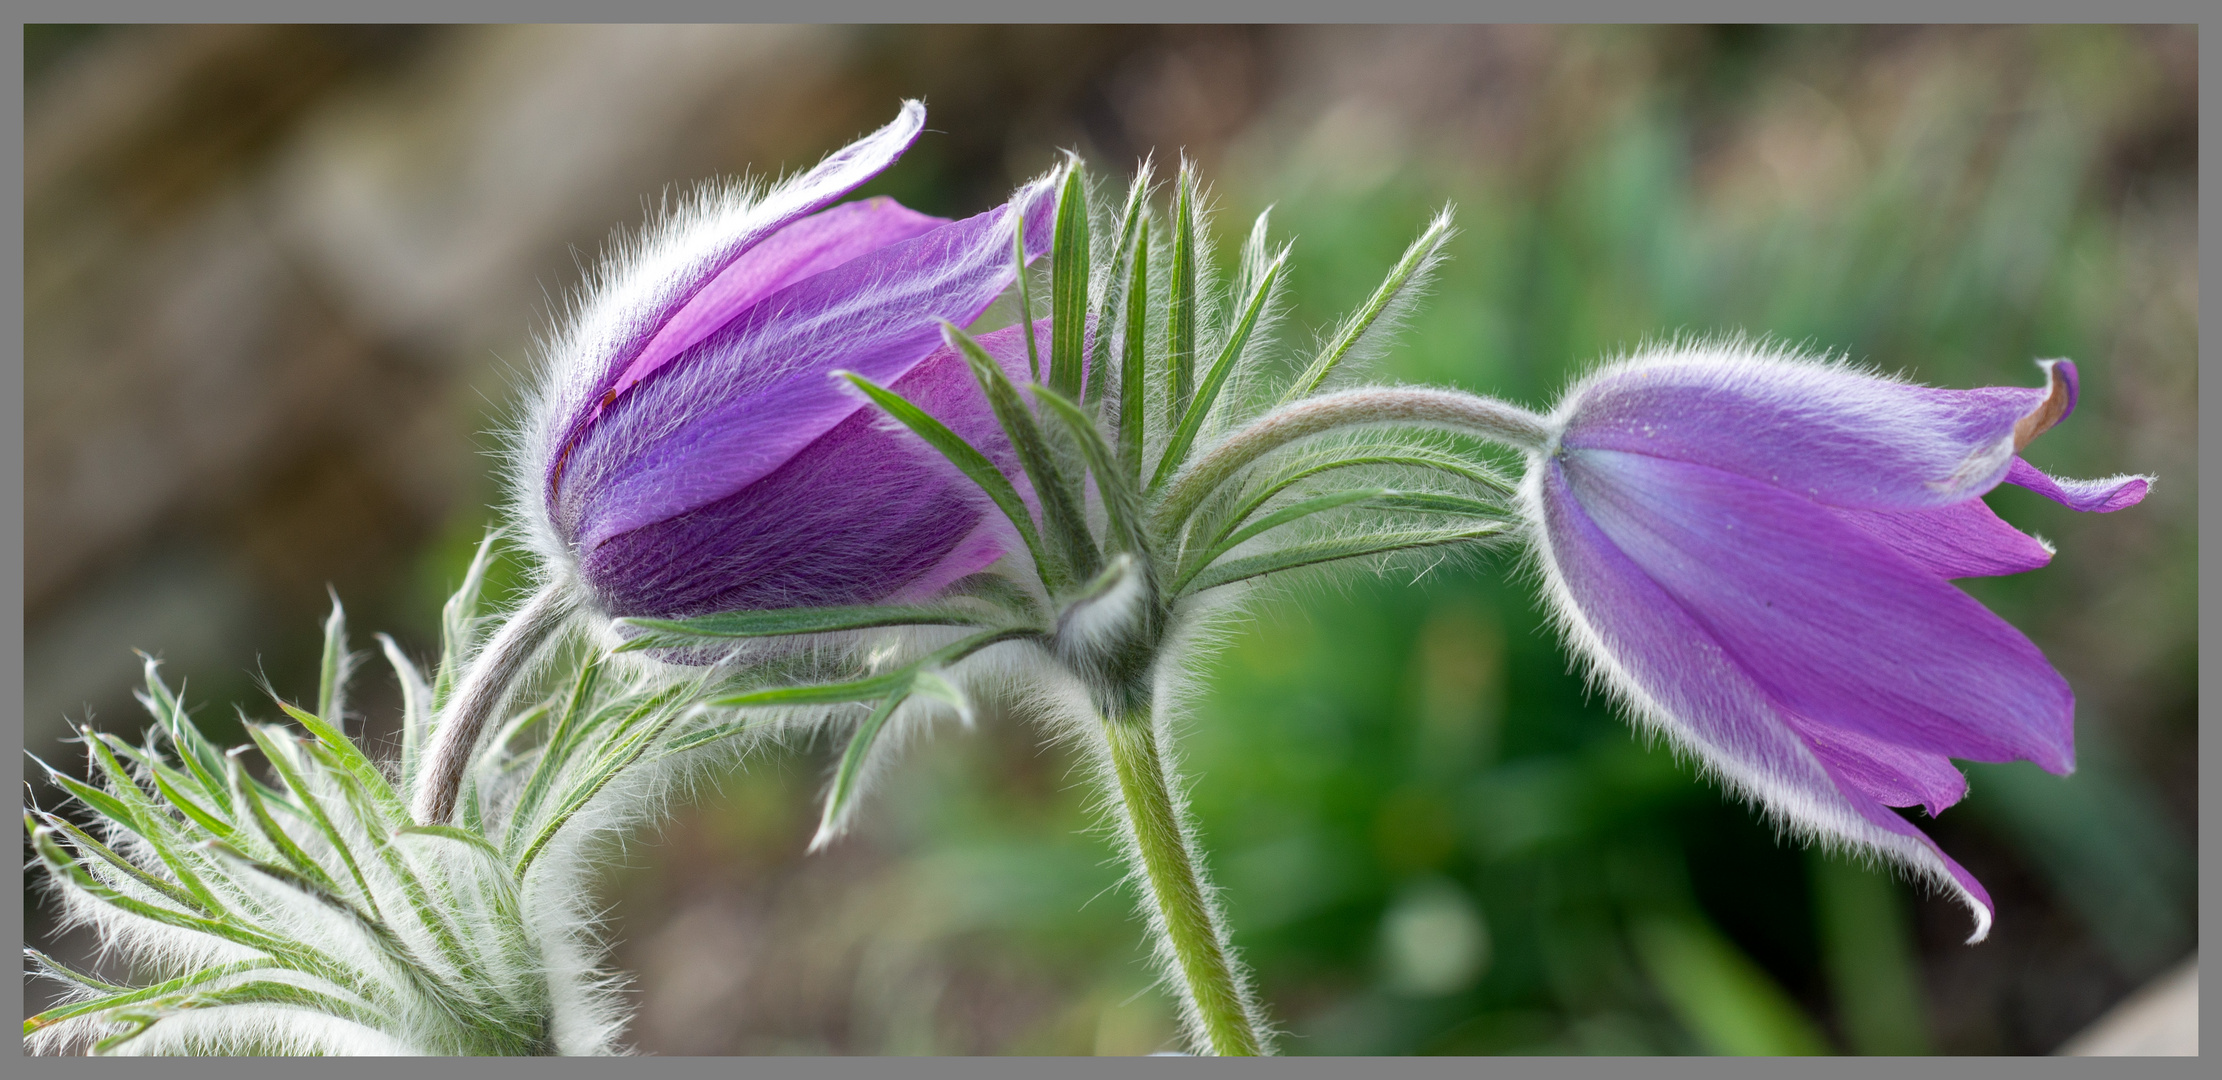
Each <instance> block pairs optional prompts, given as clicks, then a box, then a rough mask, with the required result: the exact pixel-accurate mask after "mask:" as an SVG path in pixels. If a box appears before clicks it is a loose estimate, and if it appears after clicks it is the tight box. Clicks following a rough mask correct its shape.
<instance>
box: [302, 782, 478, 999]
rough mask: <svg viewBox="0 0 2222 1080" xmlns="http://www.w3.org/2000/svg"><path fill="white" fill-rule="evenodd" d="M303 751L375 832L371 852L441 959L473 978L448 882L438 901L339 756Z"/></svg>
mask: <svg viewBox="0 0 2222 1080" xmlns="http://www.w3.org/2000/svg"><path fill="white" fill-rule="evenodd" d="M303 749H305V750H307V751H308V753H309V755H310V756H311V757H313V758H315V759H316V761H317V762H318V764H319V765H321V766H322V767H323V769H324V770H325V775H328V776H330V777H331V778H332V780H333V781H334V782H335V783H337V784H338V785H339V788H340V791H341V792H342V793H343V794H345V796H346V797H347V801H348V805H349V806H350V807H352V808H353V810H354V812H355V816H356V820H357V821H359V822H361V823H363V825H364V826H365V827H366V829H369V830H371V835H370V841H371V849H372V850H373V851H375V852H376V853H377V854H378V858H379V861H381V862H383V863H385V864H386V869H387V870H388V871H389V872H391V873H392V874H393V876H394V879H395V880H396V881H398V882H400V883H401V895H402V898H403V899H405V900H407V901H408V903H409V910H410V913H411V914H413V915H414V916H415V917H416V920H417V922H418V924H419V925H422V926H423V927H424V928H425V929H426V930H427V931H429V932H430V933H431V935H432V940H433V944H434V945H435V946H436V947H437V948H438V949H439V950H440V955H441V956H442V957H444V958H445V959H446V960H447V962H448V964H449V965H450V966H451V967H452V968H453V970H454V971H456V972H457V973H459V974H461V975H463V976H464V977H470V976H471V974H472V972H473V970H474V969H473V967H472V960H471V956H470V953H469V951H468V950H467V949H465V948H464V946H463V942H462V938H461V935H460V933H459V932H458V930H457V929H456V926H455V924H454V923H453V922H451V921H450V920H449V918H448V917H447V913H448V912H449V911H452V910H454V909H455V906H456V905H455V904H454V903H453V895H452V893H451V892H450V891H449V890H448V889H447V888H446V886H445V882H444V880H443V879H435V880H436V881H439V882H440V886H441V887H440V895H439V896H438V897H435V896H434V895H433V890H432V887H431V886H429V885H427V884H426V882H425V880H424V878H423V877H422V876H420V875H419V874H418V873H417V872H416V868H415V867H412V866H410V865H409V860H408V858H407V857H406V856H405V855H403V853H402V851H401V848H400V846H399V845H397V844H395V843H393V842H392V838H391V836H390V835H380V834H379V832H378V831H377V829H376V825H377V823H378V822H379V818H380V812H379V810H378V808H377V807H375V806H374V805H372V802H371V796H370V795H369V794H368V793H366V792H365V791H364V790H363V786H362V783H361V781H360V780H359V779H358V778H357V777H356V776H355V775H354V774H353V773H350V772H349V771H347V769H346V767H345V765H343V764H342V763H341V762H340V760H339V758H338V757H337V755H335V754H334V753H333V752H332V750H331V749H330V748H329V747H326V746H324V745H323V744H322V743H315V742H311V743H308V744H306V745H305V746H303ZM467 775H468V774H467ZM466 831H468V830H466ZM381 925H383V924H382V923H381ZM417 966H418V967H421V966H422V965H421V964H419V965H417ZM441 993H444V991H441ZM435 996H438V995H437V994H435Z"/></svg>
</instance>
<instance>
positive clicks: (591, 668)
mask: <svg viewBox="0 0 2222 1080" xmlns="http://www.w3.org/2000/svg"><path fill="white" fill-rule="evenodd" d="M606 655H607V654H603V653H596V654H595V655H594V656H593V657H592V658H591V659H589V660H588V661H587V662H586V663H585V664H584V665H581V666H580V668H579V674H578V677H577V678H575V679H573V680H572V681H571V696H570V698H569V700H567V701H565V702H564V705H563V715H561V716H559V717H557V718H556V726H555V730H554V731H551V732H549V733H548V742H547V745H545V746H543V747H542V748H541V750H540V759H539V760H537V761H535V762H533V763H532V772H531V774H530V775H528V776H527V777H525V787H524V790H523V791H522V792H521V793H519V794H518V796H517V805H515V806H513V807H511V808H510V811H509V837H508V840H507V844H508V845H509V846H510V847H515V846H516V845H517V842H518V840H520V839H522V835H523V832H524V823H525V822H526V821H529V820H531V818H532V815H533V813H534V812H535V811H537V810H539V809H540V801H541V800H542V799H544V798H546V797H547V793H548V785H550V784H552V783H554V782H555V778H556V774H557V773H558V772H560V771H561V770H562V768H563V764H564V762H566V761H568V760H569V759H570V755H571V751H572V749H573V741H572V740H573V735H574V733H575V732H576V731H577V730H578V728H579V727H580V726H581V724H582V723H583V722H584V720H585V717H584V715H583V714H584V713H585V711H586V708H587V702H589V701H590V700H592V699H593V696H594V689H595V687H596V686H598V685H600V683H601V678H602V665H603V663H604V661H605V659H606Z"/></svg>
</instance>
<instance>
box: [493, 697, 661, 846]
mask: <svg viewBox="0 0 2222 1080" xmlns="http://www.w3.org/2000/svg"><path fill="white" fill-rule="evenodd" d="M685 711H686V710H685V709H684V708H675V709H668V710H666V711H665V712H664V715H662V716H660V717H658V718H657V719H655V720H654V721H652V722H651V723H648V724H646V725H643V726H642V727H641V729H640V730H638V731H635V732H633V733H632V734H631V735H629V736H627V737H625V738H624V739H622V740H620V741H619V742H618V743H617V745H615V746H613V747H611V748H610V749H609V750H608V751H606V752H605V753H604V754H603V756H602V759H601V761H600V762H598V763H597V764H596V765H595V766H594V767H593V768H591V769H589V770H588V771H587V774H586V781H585V783H583V784H580V785H579V786H577V787H575V788H573V789H572V790H571V792H570V793H569V794H568V795H566V796H565V797H564V799H563V801H562V802H561V803H560V804H559V805H558V808H557V810H556V812H555V814H554V815H552V816H551V817H550V818H549V819H548V822H547V824H545V825H543V826H542V827H541V829H540V832H539V834H538V835H537V836H535V837H533V841H532V844H531V846H529V847H527V848H525V850H524V853H523V854H522V855H520V856H518V858H517V869H516V871H515V873H514V876H515V877H516V879H517V880H518V881H523V880H525V871H526V870H527V869H529V868H531V866H532V863H533V860H534V859H537V858H539V857H540V852H541V851H542V850H543V849H545V848H546V847H547V846H548V843H549V842H550V841H552V840H554V839H555V836H556V833H557V832H559V831H561V830H562V828H563V826H564V825H565V824H567V823H568V822H569V821H570V820H571V818H572V817H573V816H574V815H576V814H577V813H578V812H579V811H581V810H583V809H585V808H586V804H587V803H589V802H592V801H593V799H594V796H596V795H598V794H600V793H601V791H602V789H603V788H604V787H607V786H608V785H609V783H610V781H612V780H615V779H616V778H617V775H618V774H619V773H621V772H624V771H625V769H626V768H627V767H628V766H630V765H632V763H633V762H635V761H638V760H640V757H641V755H642V754H644V753H646V752H647V751H648V748H649V745H650V744H651V743H652V742H653V741H654V739H655V737H656V736H657V735H658V734H661V733H662V731H663V730H664V729H665V728H666V727H669V726H670V725H671V724H672V723H673V722H674V721H676V720H677V719H678V718H679V717H680V715H681V714H682V713H684V712H685Z"/></svg>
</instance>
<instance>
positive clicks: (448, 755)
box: [411, 588, 572, 825]
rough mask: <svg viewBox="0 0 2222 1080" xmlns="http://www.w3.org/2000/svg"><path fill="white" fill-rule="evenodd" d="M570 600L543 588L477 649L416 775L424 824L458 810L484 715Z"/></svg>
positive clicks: (416, 808) (564, 614) (558, 622)
mask: <svg viewBox="0 0 2222 1080" xmlns="http://www.w3.org/2000/svg"><path fill="white" fill-rule="evenodd" d="M571 608H572V601H571V599H570V597H568V596H567V595H565V594H564V593H563V592H561V591H559V590H557V589H554V588H548V589H543V590H541V591H540V592H539V593H538V594H537V595H535V596H534V597H533V598H532V599H531V600H528V601H526V602H525V606H524V607H522V608H520V609H518V611H517V613H516V614H515V615H512V616H510V617H509V621H508V622H506V623H504V624H502V627H501V629H499V630H496V631H495V632H494V636H493V637H492V638H490V639H488V641H487V642H486V646H485V648H483V649H480V650H479V653H478V656H477V657H476V658H475V659H473V660H472V661H471V666H470V669H469V671H467V672H466V673H465V674H464V676H463V681H462V683H461V685H459V686H457V687H456V689H455V696H454V699H453V700H451V701H449V702H448V703H447V709H446V715H444V716H442V717H441V718H440V723H439V727H437V728H436V729H434V730H433V733H432V745H431V746H430V747H428V748H427V749H426V751H425V757H424V772H423V775H422V776H421V777H419V778H417V780H416V800H415V804H414V805H413V807H412V808H411V809H412V810H413V812H414V816H415V818H416V820H417V823H418V824H420V825H444V824H446V823H447V819H448V815H449V814H450V813H452V812H454V810H455V795H456V792H457V791H458V790H459V789H460V788H461V787H462V786H463V770H464V768H465V767H466V766H467V765H469V763H470V760H471V754H472V752H473V751H474V750H475V749H476V748H477V746H478V740H479V736H480V735H481V734H483V733H484V732H485V730H486V721H487V720H488V719H489V718H491V717H492V716H493V715H494V712H495V710H496V709H498V708H500V707H501V704H502V700H503V699H504V698H506V697H507V696H508V694H509V688H510V685H511V684H513V683H515V682H516V681H517V679H518V677H519V676H521V675H523V674H524V673H525V671H526V670H527V668H528V667H529V665H530V663H531V661H532V658H533V656H534V655H535V654H537V653H538V652H539V651H540V647H541V646H542V645H544V644H546V643H547V641H548V639H549V638H550V637H552V636H553V635H554V634H555V631H556V629H557V628H558V627H560V626H562V625H563V621H564V620H565V619H567V618H569V617H570V614H571Z"/></svg>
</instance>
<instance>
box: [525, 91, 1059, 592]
mask: <svg viewBox="0 0 2222 1080" xmlns="http://www.w3.org/2000/svg"><path fill="white" fill-rule="evenodd" d="M924 123H925V110H924V108H923V107H922V106H920V105H919V104H918V103H917V102H906V103H905V104H904V106H903V111H902V115H900V116H898V117H897V118H896V119H895V121H894V122H893V123H890V124H889V125H887V126H886V127H884V128H881V129H880V130H879V131H876V132H874V133H872V134H870V135H867V136H865V137H864V138H863V139H861V140H859V141H857V142H855V143H853V144H851V145H849V146H848V147H846V148H844V149H842V150H840V151H837V152H835V153H834V154H832V155H831V156H829V157H827V158H826V159H825V160H824V161H823V162H821V163H819V165H818V166H817V167H816V168H813V169H810V170H809V171H807V172H804V173H801V174H799V175H797V176H794V177H792V178H790V179H788V180H786V181H785V182H783V183H780V184H778V185H776V186H773V187H771V188H770V189H768V190H764V191H761V192H757V191H754V190H752V189H747V188H718V189H708V190H706V191H704V192H703V193H701V194H699V195H698V196H696V197H695V198H694V199H693V200H692V201H691V202H689V203H688V204H687V205H686V206H685V207H683V208H682V209H681V210H679V211H678V212H677V213H675V214H673V215H671V216H670V217H669V218H668V219H667V220H666V221H664V222H663V223H661V224H660V225H659V226H657V227H655V228H653V229H652V230H651V231H650V234H649V235H648V236H646V237H645V238H643V239H641V240H640V241H638V242H636V243H634V244H632V245H630V246H629V247H628V248H626V249H625V250H624V251H622V252H621V253H620V254H619V256H618V257H617V258H615V259H613V260H612V262H611V264H610V265H609V266H607V267H605V269H604V271H603V273H602V274H601V279H600V281H599V282H598V284H597V285H596V286H595V287H594V288H593V289H592V290H591V294H590V296H589V297H588V299H587V300H586V301H585V303H584V304H583V305H582V307H581V310H580V311H579V313H578V315H577V318H576V319H575V320H574V321H573V323H572V325H571V326H570V328H569V329H568V332H567V333H566V335H565V336H564V337H563V338H562V339H561V340H560V341H558V342H557V343H556V344H555V346H554V347H553V348H552V349H551V350H550V354H551V362H550V364H549V367H548V371H547V377H546V379H545V380H544V385H543V388H542V390H541V394H540V398H539V400H538V401H537V402H536V403H535V407H534V408H533V409H532V411H531V418H530V420H529V421H528V424H527V431H526V432H525V433H524V434H525V438H524V439H523V440H522V443H523V445H524V451H523V452H522V453H521V454H520V455H519V460H518V462H517V463H516V469H515V474H516V475H515V483H516V487H517V488H518V502H519V504H520V506H519V509H520V516H521V517H522V518H523V519H524V520H525V521H526V522H527V523H528V524H529V526H530V528H531V529H532V531H533V535H534V537H535V540H536V543H537V546H538V547H539V548H540V549H541V550H542V552H543V554H545V555H547V556H548V557H549V558H550V559H551V561H552V563H553V565H556V566H558V567H564V568H568V569H569V570H571V571H573V572H575V577H576V579H577V581H578V582H579V583H581V584H583V585H584V587H585V589H584V591H585V592H586V593H587V594H588V595H589V596H590V597H591V600H592V601H593V603H594V604H595V605H596V606H598V607H599V608H600V609H601V610H602V611H603V612H604V613H605V614H608V615H612V616H628V615H646V616H662V617H678V616H688V615H698V614H704V613H707V612H711V611H722V610H738V609H744V608H768V607H810V606H827V605H842V604H863V603H874V602H880V601H884V600H888V599H894V598H903V597H909V596H914V595H923V594H925V593H930V592H932V591H933V590H935V589H937V588H939V587H940V586H942V585H946V584H947V583H949V582H950V581H953V580H955V579H956V578H958V577H961V576H963V575H964V574H967V573H971V572H973V571H975V570H979V569H981V568H983V567H985V566H987V565H988V564H989V563H992V562H994V561H995V560H996V559H997V558H998V557H1000V556H1001V555H1002V554H1003V553H1004V552H1005V551H1006V550H1007V549H1008V548H1009V547H1011V546H1013V544H1014V543H1015V541H1012V542H1007V540H1011V538H1008V537H1006V536H1005V535H1004V532H1005V530H1007V529H1008V524H1007V523H1004V522H1002V521H1001V518H1000V515H998V514H997V513H995V511H994V509H993V507H992V505H991V504H989V503H988V502H987V501H986V500H985V499H984V498H982V497H981V496H980V495H979V494H978V490H977V488H976V487H975V486H974V485H972V484H971V483H970V482H969V481H967V480H966V479H965V478H964V477H963V476H962V475H961V474H960V473H958V472H957V471H956V470H955V469H954V468H953V467H951V466H949V465H948V464H947V463H946V462H945V461H944V460H942V459H941V458H940V456H939V455H937V454H935V453H933V452H932V451H931V450H929V449H927V448H926V447H925V446H924V445H923V444H921V443H919V442H918V441H917V440H915V439H914V438H912V437H910V436H908V435H906V434H902V433H899V432H897V431H894V430H890V429H889V428H888V427H887V426H886V425H885V424H884V423H882V422H880V421H879V419H878V417H877V412H876V410H874V409H873V408H872V407H871V406H869V405H868V404H867V403H866V402H865V401H864V399H862V398H861V397H859V396H857V395H855V394H854V392H853V391H852V390H850V389H848V387H847V384H846V383H845V382H842V381H841V380H838V379H836V378H834V377H833V376H832V372H834V371H837V370H847V371H854V372H857V373H859V374H862V375H865V376H868V377H870V378H871V379H873V380H874V381H877V382H879V383H880V384H882V385H887V386H890V387H891V388H893V389H894V390H896V391H897V392H898V393H901V394H903V395H905V396H906V397H909V398H910V399H911V400H913V401H915V402H917V403H919V404H920V405H921V406H922V407H924V408H926V409H927V410H928V411H929V412H933V413H935V414H936V415H937V416H938V417H939V418H940V419H941V420H942V421H943V422H944V423H946V424H948V425H949V426H950V427H951V428H953V429H955V430H956V431H957V432H958V433H959V434H961V435H964V436H966V437H967V438H968V439H970V440H972V441H973V443H974V445H976V446H979V447H980V448H981V449H982V450H983V451H984V452H986V453H988V454H989V456H990V457H991V458H995V459H997V460H998V461H999V463H1002V464H1005V465H1006V466H1007V467H1010V468H1012V469H1014V471H1015V465H1013V464H1011V462H1010V452H1009V450H1008V447H1007V446H1006V445H1005V444H1004V443H1003V442H1002V436H1001V434H1000V429H999V428H998V427H997V425H996V424H995V422H994V418H993V415H992V414H991V413H990V412H989V410H988V407H987V405H986V403H985V401H984V400H983V399H982V396H981V394H980V392H979V390H978V388H977V386H976V385H975V384H974V382H973V379H972V376H971V374H970V373H969V371H968V370H967V368H966V367H965V365H964V363H963V361H962V359H961V358H960V357H958V356H957V355H955V354H954V353H953V352H951V351H950V350H949V349H948V348H947V347H946V346H944V345H943V343H942V337H941V324H942V322H943V321H948V322H953V323H956V324H958V325H963V324H965V323H968V322H970V321H972V320H973V319H975V318H977V317H979V315H980V314H981V313H982V312H983V311H985V310H986V308H987V307H988V305H989V304H990V303H992V302H993V301H994V300H995V299H996V298H997V297H998V296H999V295H1001V294H1002V293H1003V291H1004V290H1005V289H1006V288H1007V287H1009V286H1010V284H1011V283H1012V281H1013V280H1014V277H1015V275H1016V273H1017V270H1016V265H1015V261H1014V258H1013V247H1014V243H1013V236H1012V234H1013V231H1014V230H1020V231H1022V232H1023V235H1024V249H1025V253H1026V256H1027V257H1028V258H1033V257H1035V256H1037V255H1040V254H1042V253H1043V252H1045V251H1046V250H1047V249H1048V246H1049V240H1050V233H1051V227H1052V224H1053V216H1054V210H1055V204H1056V195H1055V190H1056V189H1055V185H1054V184H1053V183H1052V182H1051V181H1049V180H1044V181H1039V182H1036V183H1034V184H1031V185H1029V186H1028V187H1026V188H1024V189H1022V190H1021V191H1020V192H1019V193H1018V194H1017V195H1016V196H1015V197H1014V198H1013V199H1012V200H1011V201H1010V202H1009V203H1008V204H1006V205H1005V206H1002V207H999V208H997V209H995V210H991V211H988V212H987V213H984V214H980V215H977V216H974V217H970V218H966V219H964V220H961V221H948V220H945V219H942V218H936V217H930V216H927V215H925V214H920V213H916V212H914V211H911V210H908V209H905V208H904V207H902V206H900V205H897V204H896V203H895V202H894V201H893V200H891V199H887V198H884V197H881V198H871V199H865V200H862V201H858V202H852V203H847V204H843V205H840V206H832V204H833V203H834V201H835V200H837V199H839V198H841V197H842V196H843V195H846V194H847V193H849V192H850V191H852V190H854V189H855V188H856V187H857V186H858V185H860V184H862V183H864V182H865V181H866V180H869V179H871V178H872V177H873V176H874V175H876V174H878V173H879V172H880V171H882V170H883V169H885V168H887V167H888V166H889V165H891V164H893V163H894V161H895V159H896V158H897V157H899V156H901V154H902V153H903V152H904V150H906V149H907V148H908V147H909V146H910V144H911V143H912V142H913V141H914V140H915V139H916V138H917V137H918V134H919V132H920V131H921V130H922V129H923V125H924ZM829 207H830V209H829ZM1038 332H1039V333H1040V335H1041V339H1042V340H1047V331H1046V330H1042V331H1038ZM982 343H983V344H985V345H986V346H987V347H988V348H989V349H990V351H991V352H993V353H995V354H996V355H997V356H998V357H999V358H1000V359H1002V360H1003V361H1004V362H1005V365H1006V367H1007V368H1008V369H1009V370H1012V371H1013V372H1014V373H1015V372H1023V371H1024V370H1025V361H1024V359H1023V358H1024V356H1025V355H1026V354H1025V351H1024V344H1023V341H1022V339H1021V338H1020V337H1019V335H1018V334H1017V333H1016V332H1015V331H1006V332H1003V333H1000V334H990V335H987V336H986V337H984V338H983V339H982Z"/></svg>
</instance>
